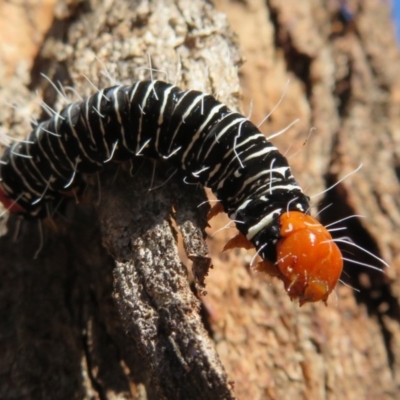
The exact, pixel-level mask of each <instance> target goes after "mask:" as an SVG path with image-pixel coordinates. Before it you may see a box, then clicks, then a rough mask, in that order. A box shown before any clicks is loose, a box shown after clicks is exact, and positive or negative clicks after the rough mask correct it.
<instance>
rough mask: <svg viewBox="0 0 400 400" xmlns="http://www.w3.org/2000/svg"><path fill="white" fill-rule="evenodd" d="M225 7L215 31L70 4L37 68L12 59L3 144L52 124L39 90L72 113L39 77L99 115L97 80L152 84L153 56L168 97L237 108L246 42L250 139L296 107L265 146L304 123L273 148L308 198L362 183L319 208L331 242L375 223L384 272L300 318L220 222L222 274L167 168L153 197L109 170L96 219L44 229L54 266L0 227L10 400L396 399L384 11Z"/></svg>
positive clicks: (78, 212)
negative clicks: (209, 96)
mask: <svg viewBox="0 0 400 400" xmlns="http://www.w3.org/2000/svg"><path fill="white" fill-rule="evenodd" d="M5 3H7V2H3V3H1V2H0V6H1V7H0V11H3V14H2V15H0V18H4V13H5V12H4V7H5V6H4V4H5ZM46 4H47V3H46ZM214 5H215V7H216V8H217V9H218V10H219V11H218V12H217V11H216V10H215V9H214V8H213V7H212V6H211V5H210V4H209V3H207V2H206V1H202V0H194V1H193V0H158V1H155V0H154V1H145V0H136V1H121V0H120V1H117V0H108V1H100V0H91V1H89V0H85V1H74V0H71V1H68V2H65V1H63V2H59V3H58V4H57V5H56V7H55V9H54V15H55V20H54V23H53V25H52V26H51V28H50V29H49V31H48V33H47V35H46V38H45V39H44V41H43V43H42V44H40V45H38V49H39V50H40V52H39V55H38V56H37V57H36V58H35V60H34V64H33V65H32V68H28V69H27V68H26V67H25V68H23V66H24V65H26V61H24V64H18V63H17V62H15V61H10V58H7V57H5V56H4V53H3V52H2V51H0V59H1V60H3V62H2V63H0V82H1V84H0V99H1V100H2V101H3V102H13V103H15V104H19V105H20V106H19V107H18V108H17V109H13V108H10V107H2V108H0V122H1V129H0V135H1V139H2V141H3V142H6V141H7V140H8V137H7V136H6V135H10V136H13V137H21V136H23V135H25V134H26V133H27V132H28V131H29V118H30V117H32V116H35V117H36V118H44V117H45V115H44V114H41V112H40V108H39V105H38V101H37V96H36V95H35V90H37V91H39V96H40V97H41V98H43V99H44V100H45V102H46V103H47V104H49V105H51V106H52V107H55V108H59V107H60V106H62V104H63V101H62V99H60V97H59V96H57V93H56V92H55V90H54V88H52V86H51V85H50V84H49V83H48V82H47V81H46V79H44V78H42V77H41V76H40V75H39V73H41V72H42V73H45V74H46V75H47V76H49V77H50V78H51V79H52V80H53V81H55V82H57V81H60V82H62V83H63V84H64V85H65V86H67V85H71V86H73V87H74V88H75V89H76V90H77V91H78V92H79V94H80V95H82V96H86V95H89V94H90V93H92V92H93V91H94V90H95V89H94V88H93V86H91V84H90V83H88V81H87V80H86V78H85V77H84V76H86V77H88V78H89V79H90V80H91V81H92V82H93V83H94V85H96V86H98V87H103V86H110V85H111V82H110V78H111V79H115V80H116V81H118V82H123V83H129V82H132V81H133V80H135V79H141V78H145V77H147V78H148V77H149V76H150V72H149V68H150V67H149V62H148V59H147V54H149V55H150V56H151V58H152V63H153V64H152V67H153V68H154V69H155V70H156V71H154V72H153V73H154V76H155V77H158V78H162V79H168V80H170V81H175V80H176V81H177V83H178V84H179V85H180V86H182V87H188V88H195V89H200V90H206V91H208V92H212V93H216V94H217V95H218V97H219V98H220V99H221V100H222V101H224V102H226V103H228V104H229V105H231V106H232V107H237V105H238V104H237V103H238V98H239V96H238V94H239V79H238V73H237V67H238V66H239V64H240V62H241V56H239V53H238V52H237V49H236V42H237V43H238V44H239V47H240V51H241V54H242V55H243V59H244V60H245V63H244V64H243V66H242V67H241V69H240V78H241V87H242V89H241V93H242V94H243V95H242V99H243V103H242V104H243V105H242V110H243V111H244V113H247V112H248V110H249V108H250V102H251V101H253V107H252V110H253V111H252V116H251V119H252V120H253V121H255V122H257V121H260V120H261V119H263V117H264V116H265V115H267V114H268V113H269V112H270V111H271V109H272V108H273V107H274V106H275V105H276V104H277V103H278V102H279V99H280V97H281V96H282V94H284V95H283V100H282V102H281V103H280V105H279V107H278V108H277V109H276V110H274V112H273V113H272V116H271V117H270V118H269V119H268V121H267V122H266V124H264V125H263V129H264V131H265V132H266V133H267V134H269V133H272V132H276V131H278V130H280V129H282V128H284V127H285V126H287V125H288V124H289V123H291V122H292V121H293V120H294V119H296V118H299V119H300V121H299V122H298V123H297V124H296V125H295V126H294V127H292V128H291V129H290V130H289V131H288V132H286V133H285V134H284V135H282V136H280V137H278V138H276V139H274V142H275V143H277V145H278V147H280V148H281V150H282V151H283V152H285V151H287V154H288V156H289V157H290V163H291V165H292V167H293V169H294V171H295V175H296V177H297V178H298V180H299V181H300V182H301V184H302V186H303V187H307V188H308V189H307V192H308V193H310V194H314V193H316V194H318V193H320V192H321V191H322V190H324V188H326V187H327V186H329V185H330V184H332V183H334V182H336V181H337V180H338V179H341V178H342V177H344V176H345V175H346V174H347V173H349V172H350V171H352V170H354V169H355V168H356V167H357V166H358V165H359V164H360V163H361V162H362V163H363V164H364V166H363V168H362V169H361V171H359V172H357V173H356V174H354V175H352V176H351V177H350V178H347V179H345V180H344V181H343V182H341V183H340V184H339V185H338V186H336V187H335V188H333V189H331V190H329V191H328V192H327V193H324V194H323V195H322V194H320V195H318V196H316V198H315V203H314V204H315V206H316V208H322V207H323V206H324V205H326V204H330V203H332V205H331V206H330V207H329V208H328V209H326V210H325V211H323V212H322V213H321V218H322V220H323V221H324V222H326V223H328V222H329V221H334V220H337V219H339V218H341V217H345V216H347V215H351V214H362V215H364V216H365V217H366V218H354V219H351V220H348V221H345V222H343V224H342V225H343V226H346V227H347V231H346V233H345V235H347V236H350V237H351V238H352V239H353V240H354V241H355V242H356V243H357V244H359V245H361V246H363V247H365V248H367V249H368V250H369V251H371V252H373V253H375V254H378V255H379V256H381V257H383V258H384V259H385V260H386V261H387V262H388V263H389V264H390V265H391V268H390V269H389V270H385V273H384V274H383V273H381V272H378V271H373V270H370V269H367V268H365V267H362V266H354V265H351V264H349V265H348V266H346V274H345V276H344V280H346V282H348V283H350V285H351V286H353V287H355V288H356V289H358V290H359V292H356V291H354V290H353V289H351V288H349V287H348V286H345V285H339V286H338V289H337V291H336V299H333V301H331V304H330V305H329V307H325V306H323V305H322V304H316V305H306V306H304V307H302V308H301V309H300V308H299V307H298V304H295V303H291V302H290V300H289V298H288V296H287V294H286V293H285V292H284V290H283V288H282V285H281V283H280V282H278V281H276V280H273V279H270V278H269V277H266V276H263V275H259V274H255V273H253V272H252V271H251V268H250V266H249V263H250V260H251V257H252V254H251V253H248V252H245V251H242V250H240V251H239V250H238V251H236V252H234V251H231V252H228V253H223V254H221V249H222V247H223V245H224V243H225V242H226V240H227V239H228V237H231V236H233V235H234V231H233V230H227V229H224V230H222V231H220V232H216V231H217V230H218V229H219V228H221V227H223V226H225V225H226V224H227V223H228V222H229V221H228V219H227V217H224V216H218V217H217V218H215V219H214V220H212V221H211V224H212V226H211V229H210V230H208V233H209V234H210V238H209V242H208V243H209V247H210V252H211V255H212V258H213V261H212V263H213V265H214V268H213V269H209V260H208V258H207V256H208V254H207V249H206V248H205V245H204V241H203V232H204V227H205V226H206V220H205V214H206V212H207V206H203V207H200V208H198V207H197V206H198V205H199V204H200V203H201V202H203V201H204V200H205V198H206V197H205V195H204V193H203V191H202V190H201V189H200V188H195V187H191V186H187V185H184V184H183V183H182V177H181V176H179V175H175V176H174V177H172V178H171V179H170V177H171V173H172V172H173V171H170V170H169V166H168V165H160V164H156V166H155V169H154V171H155V174H154V177H153V165H152V164H151V163H150V162H147V161H144V160H137V161H135V163H134V164H133V169H131V168H130V167H131V166H130V165H122V166H119V167H118V166H115V165H114V166H109V167H108V168H107V170H106V171H104V173H102V174H101V175H100V178H99V182H100V183H99V182H97V179H91V181H92V180H93V182H89V183H90V190H89V193H88V196H87V197H88V198H90V199H91V200H90V201H88V204H85V203H86V198H85V199H83V200H82V201H81V203H83V204H80V205H79V206H75V205H74V204H72V202H71V203H70V204H69V205H68V207H67V210H66V214H65V217H64V218H63V219H62V220H61V221H57V222H56V223H54V222H53V223H49V224H46V226H45V227H44V244H43V246H41V243H40V235H39V228H38V223H37V222H35V221H31V222H23V223H22V224H20V230H19V234H18V237H17V239H16V238H15V237H14V236H15V235H14V234H15V232H16V231H17V225H18V221H17V219H16V218H15V217H7V216H3V219H2V221H0V233H1V234H2V235H3V236H1V237H0V398H1V399H23V398H24V399H47V398H49V399H50V398H51V399H73V398H76V399H89V398H99V399H131V398H132V399H146V398H148V399H161V398H168V399H203V398H204V399H229V398H234V397H236V398H238V399H298V398H307V399H343V398H346V399H361V398H380V399H386V398H387V399H390V398H397V397H399V396H400V323H399V322H400V308H399V297H400V279H399V278H398V277H399V274H400V246H399V241H398V232H399V231H400V230H399V228H400V214H399V209H400V205H399V198H400V196H399V195H400V193H399V192H400V189H399V170H400V167H399V165H400V161H399V159H400V156H399V148H400V118H399V115H400V113H399V105H400V104H399V103H400V78H399V77H398V73H397V71H398V70H399V67H400V57H399V51H398V48H397V45H396V43H395V39H394V30H393V28H392V27H391V22H390V10H389V8H388V5H387V4H386V3H384V2H381V1H379V0H359V1H356V0H351V1H347V2H339V1H325V0H302V1H297V0H287V1H279V0H269V1H263V0H244V1H227V0H214ZM32 10H33V8H29V10H28V11H29V13H28V14H29V16H30V18H29V21H36V20H35V18H34V17H33V15H34V14H33V11H32ZM220 11H223V12H225V13H226V14H227V16H228V21H229V24H230V28H229V27H228V23H227V22H226V19H225V17H224V15H223V14H222V13H221V12H220ZM7 15H11V14H10V12H9V9H8V8H7ZM0 21H1V19H0ZM232 31H233V32H235V33H236V34H237V36H236V37H235V36H233V35H232V33H231V32H232ZM2 34H3V32H0V35H2ZM10 37H12V35H11V36H8V39H7V41H11V39H10ZM234 38H235V39H234ZM38 41H39V40H38ZM2 42H3V43H4V40H2ZM0 50H2V49H0ZM28 53H29V54H35V52H33V51H32V50H29V52H28ZM27 57H28V56H27ZM96 57H98V58H96ZM26 59H28V58H26ZM10 71H12V73H13V76H11V77H10ZM165 74H166V75H165ZM165 76H167V78H166V77H165ZM288 79H290V84H289V85H288V87H287V89H285V87H286V85H287V81H288ZM69 95H71V96H72V97H71V100H72V101H75V100H77V98H76V97H73V93H69ZM64 103H65V101H64ZM307 138H308V139H307ZM304 142H306V144H305V145H304ZM166 181H168V182H166ZM149 188H152V189H153V190H150V191H149ZM93 204H94V205H95V206H93ZM339 234H340V233H339ZM177 242H179V246H177V245H176V243H177ZM39 248H40V252H38V249H39ZM183 248H185V249H186V251H184V250H183ZM37 252H38V254H37V257H36V258H34V256H35V254H36V253H37ZM351 252H352V254H351V255H348V257H351V258H354V259H357V260H359V261H361V262H367V263H372V264H373V265H375V266H377V267H379V268H380V267H381V264H380V263H379V262H378V261H376V260H374V259H372V258H370V257H366V256H365V255H363V254H362V253H360V252H358V251H356V250H354V249H353V250H352V251H351ZM181 259H183V260H184V261H185V264H186V265H187V266H188V267H185V266H184V265H183V264H182V262H181V261H180V260H181ZM207 272H208V276H207V277H205V274H206V273H207ZM204 279H205V284H206V288H205V289H204V287H203V283H202V282H203V280H204ZM195 287H196V288H197V289H198V290H195Z"/></svg>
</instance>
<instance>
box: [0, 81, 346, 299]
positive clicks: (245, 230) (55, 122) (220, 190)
mask: <svg viewBox="0 0 400 400" xmlns="http://www.w3.org/2000/svg"><path fill="white" fill-rule="evenodd" d="M137 155H142V156H145V157H149V158H155V159H168V161H169V162H170V163H172V164H173V165H174V166H176V167H177V168H179V169H180V170H181V171H182V172H183V173H184V174H186V175H187V176H188V177H190V179H191V180H192V181H195V182H199V183H201V184H202V185H203V186H207V187H210V188H211V189H212V191H213V192H214V194H215V195H216V197H217V198H218V199H219V200H220V204H222V206H223V209H224V210H225V211H226V212H227V214H228V215H229V217H230V218H231V219H232V220H234V221H235V222H236V225H237V228H238V230H239V232H240V233H241V234H242V235H243V236H244V237H245V238H246V240H247V241H248V242H250V243H251V244H252V245H253V246H254V247H255V248H256V249H257V253H258V254H259V255H260V256H261V257H262V259H263V260H264V262H263V263H262V265H261V267H260V268H261V269H264V270H266V271H267V272H269V273H271V274H273V275H275V276H278V277H279V278H280V279H281V280H282V281H283V283H284V285H285V288H286V290H287V292H288V294H289V296H290V297H291V298H292V299H299V301H300V304H303V303H305V302H315V301H319V300H322V301H324V302H325V303H326V301H327V298H328V296H329V294H330V293H331V292H332V290H333V289H334V288H335V286H336V283H337V281H338V279H339V277H340V274H341V271H342V267H343V260H342V255H341V253H340V250H339V249H338V247H337V245H336V244H335V243H334V242H333V239H332V237H331V235H330V233H329V232H328V231H327V229H326V228H324V227H323V226H322V225H321V224H320V223H319V222H318V221H317V220H315V219H314V218H312V217H311V216H310V215H308V213H309V209H310V205H309V198H308V197H307V196H306V195H305V194H304V193H303V191H302V189H301V188H300V186H299V185H298V184H297V182H296V181H295V179H294V177H293V175H292V173H291V170H290V167H289V165H288V162H287V160H286V158H285V157H284V156H283V155H282V154H280V153H279V151H278V150H277V148H276V147H274V146H273V145H272V144H271V143H270V142H269V141H268V140H267V139H266V138H265V136H264V135H263V134H262V133H261V132H260V131H259V130H258V128H257V127H256V126H255V125H253V124H252V123H251V122H250V121H249V120H248V119H246V118H245V117H244V116H242V115H241V114H239V113H236V112H232V111H231V110H229V109H228V107H227V106H225V105H224V104H222V103H220V102H219V101H218V100H216V99H215V98H214V97H213V96H211V95H207V94H205V93H202V92H198V91H194V90H188V91H183V90H181V89H179V88H178V87H176V86H174V85H171V84H168V83H165V82H162V81H137V82H135V83H134V84H133V85H132V86H122V85H120V86H113V87H110V88H106V89H102V90H100V91H98V92H97V93H95V94H94V95H92V96H90V97H88V98H86V99H85V100H83V101H80V102H75V103H71V104H70V105H68V106H67V107H65V108H64V109H63V110H61V111H60V112H59V113H56V114H55V115H54V116H53V117H52V118H50V119H48V120H46V121H44V122H41V123H39V124H38V125H37V126H36V127H35V128H34V129H33V130H32V131H31V132H30V134H29V135H28V137H27V138H26V140H24V141H22V142H15V143H13V144H12V145H11V146H9V147H8V148H7V149H6V151H5V152H4V154H3V156H2V158H1V161H0V201H1V202H2V203H3V204H4V206H5V207H6V208H7V209H8V210H9V211H10V212H12V213H17V214H22V215H23V216H25V217H27V218H41V217H45V216H47V215H52V209H53V208H54V207H55V205H56V204H57V203H58V202H59V201H60V199H61V198H62V197H63V196H64V195H65V193H66V192H68V191H71V190H76V189H79V187H82V185H83V180H82V177H81V174H88V173H95V172H97V171H99V170H100V169H101V168H102V167H103V166H104V163H106V162H108V161H110V160H113V161H119V162H122V161H127V160H130V159H131V158H132V157H134V156H137ZM236 243H238V242H236Z"/></svg>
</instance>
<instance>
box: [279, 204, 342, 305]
mask: <svg viewBox="0 0 400 400" xmlns="http://www.w3.org/2000/svg"><path fill="white" fill-rule="evenodd" d="M279 222H280V237H281V239H279V240H278V243H277V247H276V250H277V266H278V269H279V271H280V273H281V276H280V278H281V279H282V280H283V282H284V285H285V289H286V290H287V292H288V294H289V296H290V298H292V299H297V298H298V299H299V301H300V305H303V304H304V303H307V302H314V301H320V300H322V301H324V302H325V304H326V301H327V299H328V296H329V294H330V293H331V292H332V290H333V289H334V288H335V286H336V284H337V282H338V280H339V277H340V275H341V273H342V269H343V258H342V253H341V252H340V250H339V248H338V247H337V245H336V243H334V242H333V239H332V236H331V234H330V233H329V232H328V230H327V229H326V228H324V226H322V225H321V224H320V223H319V222H318V221H317V220H315V219H314V218H312V217H310V216H309V215H306V214H303V213H301V212H298V211H289V212H285V213H283V214H282V215H281V216H280V218H279Z"/></svg>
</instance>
